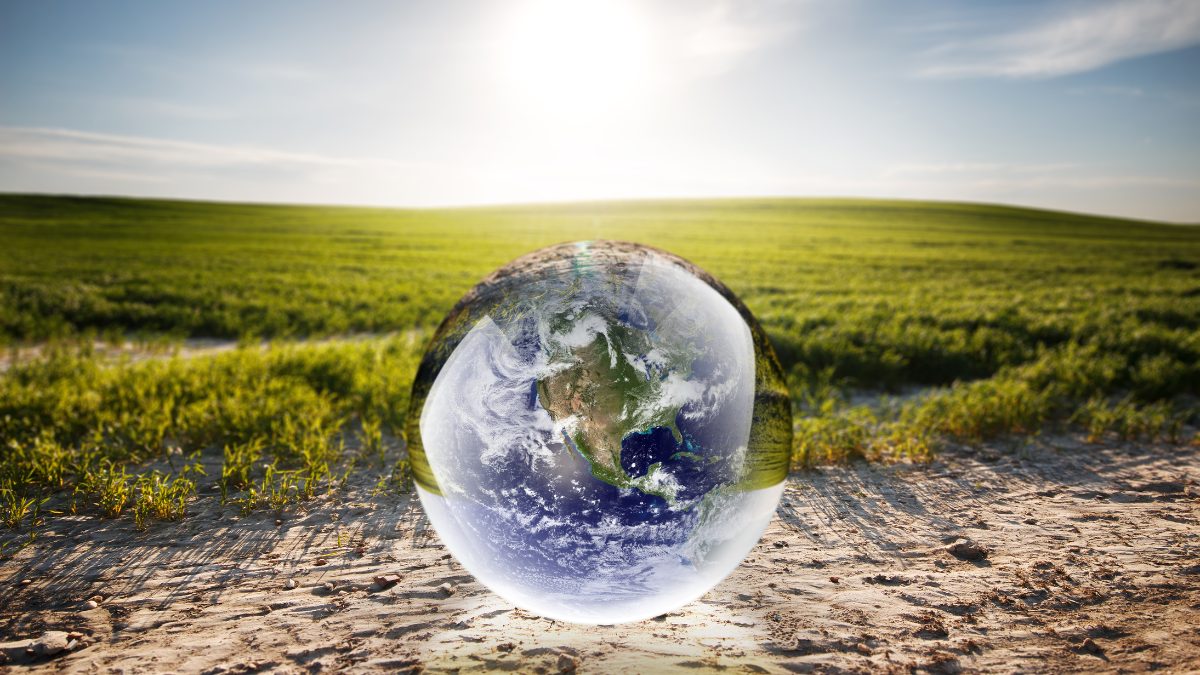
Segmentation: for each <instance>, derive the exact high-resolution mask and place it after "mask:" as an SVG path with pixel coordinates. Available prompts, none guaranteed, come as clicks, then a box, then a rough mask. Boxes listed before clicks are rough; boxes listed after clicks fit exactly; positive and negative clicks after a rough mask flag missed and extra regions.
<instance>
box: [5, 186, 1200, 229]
mask: <svg viewBox="0 0 1200 675" xmlns="http://www.w3.org/2000/svg"><path fill="white" fill-rule="evenodd" d="M0 196H15V197H22V196H27V197H58V198H71V199H118V200H127V201H135V200H141V201H153V202H181V203H195V204H216V205H229V206H239V205H240V206H281V207H296V208H306V207H311V208H343V209H364V210H366V209H374V210H383V211H469V210H481V211H482V210H488V209H495V210H501V209H522V208H545V207H563V206H585V205H604V204H654V203H664V202H668V203H688V202H769V201H778V202H783V201H796V202H801V201H810V202H817V201H830V202H839V201H841V202H851V201H857V202H876V203H888V202H891V203H901V204H942V205H958V206H985V207H991V208H1005V209H1013V210H1024V211H1038V212H1042V213H1057V214H1063V215H1071V216H1081V217H1085V218H1095V219H1103V220H1112V221H1122V222H1127V223H1139V224H1146V225H1166V226H1172V227H1198V226H1200V220H1194V221H1176V220H1156V219H1153V218H1145V217H1131V216H1118V215H1112V214H1107V213H1096V212H1088V211H1072V210H1069V209H1061V208H1051V207H1045V206H1036V205H1031V204H1020V203H1016V202H1011V203H1010V202H989V201H975V200H963V199H929V198H916V197H854V196H848V195H797V194H791V195H786V194H774V195H772V194H764V195H714V196H708V197H701V196H694V195H692V196H679V195H675V196H655V197H649V196H638V197H599V198H581V199H547V200H535V201H524V200H518V201H510V202H506V201H499V202H463V203H457V204H433V205H424V206H406V205H403V204H392V205H382V204H363V203H350V202H286V201H274V202H273V201H244V200H237V199H220V198H200V197H162V196H147V195H137V194H120V193H99V192H95V193H93V192H41V191H33V192H31V191H9V190H4V189H0Z"/></svg>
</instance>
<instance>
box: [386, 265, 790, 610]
mask: <svg viewBox="0 0 1200 675" xmlns="http://www.w3.org/2000/svg"><path fill="white" fill-rule="evenodd" d="M408 420H409V421H408V428H407V429H406V435H407V437H408V442H409V461H410V463H411V466H412V470H413V477H414V482H415V484H416V488H417V493H418V494H419V496H420V500H421V504H422V506H423V507H424V510H425V512H426V514H427V517H428V518H429V522H430V523H431V525H432V526H433V528H434V530H435V531H436V532H437V533H438V535H439V536H440V537H441V539H442V540H443V542H444V543H445V545H446V547H447V548H448V549H449V550H450V552H451V553H452V554H453V555H454V556H455V558H456V559H457V560H458V561H459V562H460V563H461V564H462V565H463V567H465V568H466V570H467V571H468V572H470V573H471V574H472V575H474V576H475V578H476V579H478V580H479V581H480V582H482V583H483V584H484V585H486V586H487V587H489V588H490V589H491V590H493V591H494V592H496V593H497V594H499V595H500V596H502V597H503V598H505V599H507V600H508V601H509V602H511V603H512V604H514V605H516V606H517V607H520V608H522V609H525V610H527V611H530V612H533V613H535V614H538V615H541V616H543V617H547V618H550V619H557V620H563V621H570V622H576V623H587V624H615V623H620V622H625V621H636V620H641V619H646V618H650V617H654V616H658V615H660V614H663V613H665V612H668V611H671V610H673V609H677V608H679V607H681V606H683V605H685V604H687V603H689V602H691V601H693V600H695V599H697V598H699V597H700V596H702V595H703V594H704V593H705V592H707V591H708V590H709V589H710V588H712V587H713V586H715V585H716V584H717V583H718V582H720V581H721V580H722V579H723V578H724V577H725V576H727V575H728V574H729V573H730V572H731V571H733V570H734V568H736V567H737V565H738V564H739V563H740V562H741V560H742V559H743V558H744V557H745V556H746V555H747V554H748V553H749V552H750V550H751V549H752V548H753V547H754V545H755V544H756V543H757V542H758V540H759V538H760V537H761V536H762V532H763V530H764V529H765V528H766V526H767V524H768V522H769V521H770V519H771V517H772V515H773V514H774V512H775V509H776V507H777V505H778V502H779V498H780V495H781V494H782V492H783V487H784V481H785V479H786V477H787V472H788V465H789V456H790V450H791V441H792V418H791V402H790V399H789V397H788V394H787V388H786V385H785V383H784V378H783V376H782V373H781V370H780V367H779V363H778V360H777V358H776V356H775V353H774V351H773V349H772V348H771V345H770V343H769V342H768V340H767V337H766V334H765V333H764V331H763V330H762V328H761V327H760V326H759V324H758V322H757V321H756V320H755V319H754V317H753V316H752V315H751V314H750V312H749V310H748V309H747V308H746V307H745V305H743V304H742V303H741V302H740V301H739V300H738V299H737V298H736V297H735V296H734V294H733V293H732V292H731V291H730V290H729V289H728V288H726V287H725V286H724V285H722V284H721V283H720V282H719V281H717V280H716V279H715V278H713V277H712V276H711V275H709V274H708V273H706V272H704V271H703V270H701V269H699V268H698V267H696V266H695V265H693V264H691V263H689V262H687V261H685V260H683V259H682V258H679V257H677V256H675V255H672V254H670V253H667V252H665V251H661V250H658V249H654V248H651V247H648V246H643V245H639V244H632V243H625V242H615V241H588V242H579V243H570V244H561V245H557V246H551V247H549V248H545V249H542V250H539V251H536V252H534V253H531V254H529V255H526V256H524V257H522V258H519V259H517V260H515V261H513V262H512V263H509V264H508V265H506V266H504V267H503V268H501V269H499V270H497V271H496V272H494V273H493V274H491V275H490V276H489V277H487V278H486V279H484V280H483V281H481V282H480V283H479V284H478V285H476V286H475V287H474V288H472V289H471V290H470V291H469V292H468V293H467V294H466V295H465V296H464V297H463V298H462V300H460V301H459V302H458V304H456V305H455V306H454V308H453V309H452V310H451V311H450V313H449V315H448V316H447V317H446V319H445V321H444V322H443V323H442V324H441V326H440V327H439V328H438V330H437V332H436V333H435V335H434V336H433V339H432V341H431V342H430V344H429V347H428V349H427V350H426V352H425V354H424V357H423V359H422V361H421V364H420V366H419V368H418V372H417V375H416V378H415V381H414V384H413V391H412V398H411V408H410V410H409V416H408Z"/></svg>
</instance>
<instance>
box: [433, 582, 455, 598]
mask: <svg viewBox="0 0 1200 675" xmlns="http://www.w3.org/2000/svg"><path fill="white" fill-rule="evenodd" d="M437 589H438V590H439V591H441V593H442V595H444V596H446V597H447V598H448V597H450V596H451V595H454V594H455V593H456V592H457V591H458V589H456V588H455V587H454V586H453V585H451V584H448V583H446V584H442V585H441V586H438V587H437Z"/></svg>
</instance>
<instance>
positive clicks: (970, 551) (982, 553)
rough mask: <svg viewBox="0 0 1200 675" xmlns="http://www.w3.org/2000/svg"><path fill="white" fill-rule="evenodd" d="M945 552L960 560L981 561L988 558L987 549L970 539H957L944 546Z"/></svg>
mask: <svg viewBox="0 0 1200 675" xmlns="http://www.w3.org/2000/svg"><path fill="white" fill-rule="evenodd" d="M946 552H947V553H949V554H950V555H952V556H954V557H955V558H959V559H960V560H983V559H984V558H986V557H988V550H987V547H986V546H984V545H982V544H978V543H976V542H974V541H971V540H970V539H958V540H955V541H954V543H952V544H948V545H947V546H946Z"/></svg>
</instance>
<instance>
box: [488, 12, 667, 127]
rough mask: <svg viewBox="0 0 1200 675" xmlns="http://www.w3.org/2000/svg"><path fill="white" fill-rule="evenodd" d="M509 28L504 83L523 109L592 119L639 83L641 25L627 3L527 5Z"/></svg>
mask: <svg viewBox="0 0 1200 675" xmlns="http://www.w3.org/2000/svg"><path fill="white" fill-rule="evenodd" d="M508 28H509V29H508V31H507V35H506V36H505V38H506V46H505V47H506V48H505V56H506V59H505V63H504V64H503V66H504V69H505V72H504V75H505V79H506V85H507V87H508V88H509V91H510V93H511V94H512V95H514V96H515V97H516V100H517V103H518V104H519V105H521V106H522V107H524V108H526V109H528V111H529V112H543V113H549V114H553V115H566V116H569V117H570V118H572V121H576V122H579V121H588V120H594V119H599V118H600V117H602V116H603V115H605V114H607V113H611V112H613V111H616V110H619V109H622V108H625V107H627V106H629V105H630V104H631V103H634V102H635V100H636V97H637V94H638V93H639V90H640V89H641V87H642V86H643V85H644V84H645V81H646V75H647V69H648V67H649V65H650V64H649V62H648V61H649V59H648V40H647V36H646V26H645V21H644V17H643V16H642V15H641V14H640V13H639V12H638V11H637V9H636V8H635V7H634V6H633V5H632V3H630V2H624V1H622V0H529V1H528V2H526V3H524V4H523V5H522V6H521V7H520V9H519V10H518V12H517V13H516V14H515V15H514V16H513V18H512V22H511V24H510V25H509V27H508Z"/></svg>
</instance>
